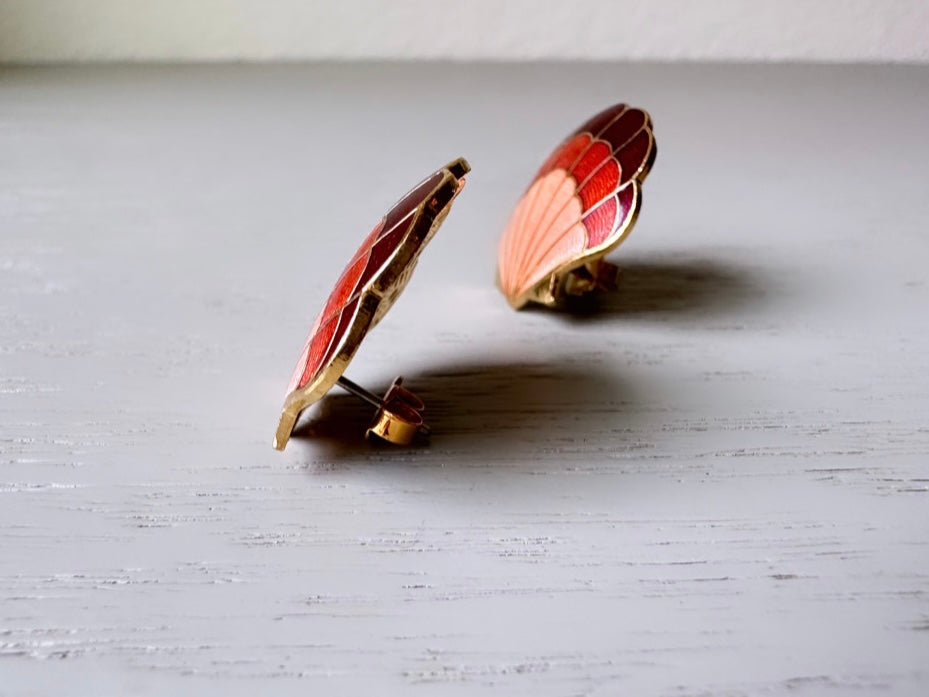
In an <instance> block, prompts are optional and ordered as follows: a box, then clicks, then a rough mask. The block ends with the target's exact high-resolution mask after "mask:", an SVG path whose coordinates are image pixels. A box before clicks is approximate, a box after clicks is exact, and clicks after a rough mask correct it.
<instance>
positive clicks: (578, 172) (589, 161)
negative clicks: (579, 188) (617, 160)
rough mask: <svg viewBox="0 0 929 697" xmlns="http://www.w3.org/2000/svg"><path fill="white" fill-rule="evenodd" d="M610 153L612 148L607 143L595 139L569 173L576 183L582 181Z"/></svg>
mask: <svg viewBox="0 0 929 697" xmlns="http://www.w3.org/2000/svg"><path fill="white" fill-rule="evenodd" d="M612 154H613V150H612V148H610V146H609V145H607V144H606V143H605V142H603V141H602V140H598V141H595V142H594V143H593V145H591V146H590V149H589V150H588V151H587V152H585V153H584V156H583V157H581V159H580V161H578V163H577V164H576V165H575V166H574V168H573V169H572V170H571V174H572V175H573V176H574V179H575V180H576V181H577V182H578V183H582V182H583V181H584V180H585V179H587V177H589V176H590V175H591V173H593V171H594V170H596V169H597V167H599V166H600V165H602V164H603V163H604V162H605V161H606V159H607V158H608V157H610V155H612Z"/></svg>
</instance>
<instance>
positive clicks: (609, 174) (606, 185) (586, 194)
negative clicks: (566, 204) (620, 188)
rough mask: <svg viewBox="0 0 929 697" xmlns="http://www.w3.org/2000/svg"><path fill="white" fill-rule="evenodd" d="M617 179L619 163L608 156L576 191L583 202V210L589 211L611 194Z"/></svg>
mask: <svg viewBox="0 0 929 697" xmlns="http://www.w3.org/2000/svg"><path fill="white" fill-rule="evenodd" d="M618 181H619V165H617V164H616V160H614V159H613V158H610V159H609V160H607V161H606V163H604V165H603V166H602V167H601V168H600V169H598V170H597V173H596V174H594V176H593V177H591V178H590V180H589V181H588V182H587V183H586V184H584V186H582V187H581V188H580V190H579V191H578V192H577V193H578V196H580V197H581V201H582V202H583V204H584V210H585V211H589V210H590V209H591V208H593V207H594V206H595V205H597V204H598V203H600V201H602V200H603V199H605V198H606V197H607V196H609V195H610V194H612V193H613V192H614V191H615V190H616V184H617V182H618Z"/></svg>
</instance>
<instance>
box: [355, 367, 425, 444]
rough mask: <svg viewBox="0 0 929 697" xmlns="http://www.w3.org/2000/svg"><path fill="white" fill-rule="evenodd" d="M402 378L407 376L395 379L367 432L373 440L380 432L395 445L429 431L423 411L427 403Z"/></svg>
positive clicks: (380, 434) (380, 435)
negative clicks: (424, 421) (408, 387)
mask: <svg viewBox="0 0 929 697" xmlns="http://www.w3.org/2000/svg"><path fill="white" fill-rule="evenodd" d="M402 382H403V378H397V379H396V380H394V382H393V385H391V386H390V389H389V390H388V391H387V394H385V395H384V400H383V402H382V403H381V406H380V408H379V409H378V410H377V413H376V414H375V415H374V421H373V423H372V424H371V427H370V428H369V429H368V430H367V431H366V432H365V437H366V438H368V439H369V440H370V439H371V438H372V436H376V437H378V438H381V439H382V440H386V441H387V442H388V443H393V444H394V445H409V444H410V443H412V442H413V440H414V439H415V438H416V436H417V435H423V436H428V435H429V427H428V426H427V425H426V424H425V423H423V415H422V411H423V409H425V408H426V405H425V404H423V401H422V400H421V399H420V398H419V397H417V396H416V395H415V394H413V393H412V392H410V391H409V390H408V389H406V388H405V387H402V385H401V383H402Z"/></svg>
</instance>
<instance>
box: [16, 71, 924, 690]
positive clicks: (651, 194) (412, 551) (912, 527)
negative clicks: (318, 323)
mask: <svg viewBox="0 0 929 697" xmlns="http://www.w3.org/2000/svg"><path fill="white" fill-rule="evenodd" d="M927 84H929V72H927V71H926V70H925V69H860V68H859V69H840V68H810V67H803V66H797V67H792V68H777V69H774V68H772V69H762V68H750V67H745V68H728V69H723V68H718V67H717V68H684V67H676V68H672V67H666V68H654V67H652V68H630V67H624V66H606V65H604V66H597V67H594V68H591V67H589V66H588V67H581V66H576V67H572V66H563V67H558V68H550V67H522V68H516V67H498V66H496V67H495V66H487V67H481V68H473V67H472V68H468V67H463V66H461V67H449V66H443V67H439V68H436V67H419V68H413V67H406V68H404V67H392V68H389V67H372V66H359V67H354V68H333V67H326V68H299V67H289V68H263V69H258V68H241V67H240V68H226V69H201V68H197V69H193V68H188V69H182V70H169V69H136V70H130V69H107V70H101V69H93V70H90V69H86V70H80V69H57V70H23V71H20V70H16V71H6V72H4V73H2V74H0V152H2V153H3V155H2V161H0V549H2V554H0V693H2V694H4V695H8V694H9V695H30V694H36V695H39V694H94V695H97V694H152V695H155V694H158V695H161V694H172V695H178V694H197V695H199V694H204V693H215V692H222V693H224V694H230V695H236V694H255V693H256V691H257V692H261V693H267V694H379V695H383V694H398V695H399V694H403V695H408V694H420V693H421V694H429V695H433V694H461V695H465V694H467V695H473V694H484V693H489V692H491V691H494V692H495V693H500V694H507V695H534V696H535V695H565V694H572V695H573V694H585V695H614V694H639V695H641V694H660V695H670V694H674V695H703V694H732V695H741V694H748V695H754V694H782V693H783V694H787V693H789V694H800V695H823V694H876V693H880V694H884V693H887V694H894V695H914V696H915V695H922V694H924V693H925V686H926V684H927V680H929V670H927V668H926V665H927V663H926V657H927V656H929V631H927V630H929V547H927V533H929V472H927V455H929V427H927V418H926V417H927V412H929V397H927V395H929V359H927V357H929V332H927V329H929V327H927V324H926V319H925V317H926V313H925V309H926V306H927V301H929V284H927V271H926V268H927V260H929V237H927V235H926V220H927V219H929V203H927V199H926V197H925V193H926V182H927V181H929V165H927V163H929V131H927V130H926V128H925V124H926V123H927V122H929V90H927V89H926V86H927ZM622 97H625V98H628V99H630V100H632V101H634V102H636V103H639V104H642V105H643V106H646V107H648V108H649V109H650V110H651V111H652V113H653V115H654V119H655V123H656V132H657V135H658V140H659V143H660V151H659V156H658V161H657V164H656V167H655V170H654V172H653V174H652V175H651V176H650V177H649V181H648V182H647V186H646V190H645V197H646V200H645V206H644V210H643V215H642V218H641V220H640V221H639V225H638V227H637V229H636V230H635V231H634V232H633V234H632V236H631V237H630V239H629V241H628V242H627V243H626V244H625V245H623V247H622V252H621V253H618V254H616V255H615V258H616V259H617V260H618V261H620V262H621V263H622V264H623V265H624V266H625V268H626V280H625V286H624V289H623V292H622V293H621V294H619V295H616V296H613V297H609V298H605V299H604V300H603V302H602V306H601V307H600V308H599V310H598V311H595V312H587V313H586V314H580V315H577V316H568V315H563V314H562V315H557V314H551V313H546V312H525V313H520V314H514V313H512V312H511V311H510V310H509V309H508V307H507V305H506V303H505V302H504V300H503V298H502V297H501V296H500V295H499V294H498V293H497V292H496V290H495V289H494V288H493V285H492V280H493V269H494V258H493V255H494V249H495V244H496V238H497V235H498V234H499V231H500V229H501V228H502V225H503V223H504V221H505V219H506V216H507V214H508V212H509V208H510V206H512V204H513V203H514V201H515V200H516V198H517V197H518V195H519V193H520V191H521V190H522V189H523V187H524V186H525V184H526V182H527V181H528V179H529V177H530V176H531V173H532V172H533V170H534V168H535V167H536V166H537V164H538V162H539V161H540V160H541V159H542V158H543V157H544V155H545V153H546V150H547V149H548V148H549V147H550V146H551V145H553V143H554V141H555V140H557V138H558V137H559V136H560V135H561V134H562V133H563V132H565V131H567V130H568V129H570V128H572V127H573V126H574V125H576V122H578V121H579V120H580V119H581V118H583V117H584V116H585V115H586V114H587V113H588V112H589V111H592V110H593V109H595V108H597V107H599V106H602V105H603V104H605V103H608V102H609V101H611V100H612V99H615V98H622ZM459 154H463V155H466V156H467V157H468V158H469V159H470V161H471V163H472V165H473V167H474V171H473V174H472V175H471V177H470V181H469V186H468V188H467V189H466V191H465V192H464V193H463V194H462V196H461V198H460V199H459V201H458V203H457V204H456V207H455V210H454V211H453V213H452V215H451V216H450V217H449V219H448V220H447V222H446V225H445V227H444V228H443V230H442V232H441V234H440V235H439V236H437V238H436V239H435V241H434V242H433V244H432V245H431V247H430V249H428V250H427V251H426V253H425V255H424V257H423V260H422V263H421V265H420V269H419V271H418V273H417V275H416V277H415V278H414V280H413V283H412V284H411V286H410V288H409V289H408V290H407V293H406V295H405V296H404V298H403V299H402V300H401V301H400V302H399V303H398V305H397V306H396V307H395V308H394V310H393V312H392V313H391V315H390V316H389V317H387V318H386V319H385V321H384V322H383V323H382V324H381V325H380V326H379V327H378V328H377V330H376V331H375V332H374V333H373V334H372V335H371V336H370V337H369V341H368V342H367V343H366V345H365V346H364V347H363V349H362V351H361V352H360V353H359V355H358V356H357V358H356V361H355V362H354V363H353V365H352V366H351V370H350V373H351V375H352V377H354V378H355V379H356V380H358V381H360V382H363V383H367V384H372V385H374V386H377V385H384V384H386V383H387V382H388V381H389V380H390V379H391V378H392V377H393V376H394V375H395V374H396V373H397V372H402V373H403V374H404V375H405V376H406V378H407V382H408V384H409V386H410V387H411V388H414V389H417V390H418V391H419V392H420V393H421V394H422V396H423V397H424V398H425V400H426V402H427V404H428V405H429V416H430V421H431V423H432V425H433V428H434V432H435V436H434V439H433V442H432V444H431V446H429V447H427V448H422V449H414V450H386V449H385V450H378V449H371V448H370V447H368V446H367V445H366V444H364V443H363V442H362V441H360V439H359V436H360V431H361V429H362V427H363V425H364V420H365V418H366V417H367V411H366V409H365V408H364V406H363V405H356V404H354V403H353V402H351V400H350V399H349V398H346V397H342V396H333V398H331V399H330V400H328V402H327V403H326V405H325V409H324V412H323V413H322V414H318V415H317V416H318V419H317V421H316V423H315V424H311V425H310V426H308V427H307V428H308V429H309V430H311V431H312V432H313V433H314V434H315V437H314V438H312V439H308V438H304V439H298V440H295V441H293V442H292V443H291V444H290V446H288V449H287V451H286V452H285V453H284V454H283V455H282V454H279V453H276V452H275V451H273V450H272V449H271V446H270V442H271V436H272V433H273V430H274V426H275V423H276V419H277V412H278V409H279V407H280V400H281V396H282V395H281V393H282V391H283V389H284V387H285V384H286V382H287V378H288V376H289V374H290V368H291V364H292V361H293V360H294V359H295V358H296V355H297V353H298V352H299V348H300V345H301V342H302V341H303V338H304V332H305V331H306V330H307V328H308V323H309V321H310V320H311V318H312V316H313V315H314V314H315V311H316V310H317V307H318V305H319V304H320V302H321V301H322V298H323V296H324V293H325V291H326V288H327V286H328V285H329V284H330V283H331V282H332V281H333V279H334V277H335V275H336V273H337V271H338V267H339V265H340V262H341V261H342V260H344V259H345V258H347V256H348V254H349V253H350V251H351V250H352V249H353V247H354V246H355V244H356V243H357V241H358V240H359V239H360V238H361V237H362V236H363V234H364V233H365V232H366V231H367V230H369V229H370V227H371V225H372V224H373V222H374V221H375V220H376V218H377V216H378V215H380V213H381V212H382V210H383V208H384V207H386V206H387V205H388V204H389V203H390V202H391V201H392V200H393V199H394V198H395V197H396V196H397V195H398V194H399V193H400V192H401V191H402V190H403V189H405V188H406V187H408V186H409V185H411V184H412V183H413V182H414V181H415V180H416V179H418V178H419V177H420V176H421V175H423V174H425V173H426V172H427V171H428V170H430V169H431V168H432V167H434V166H435V165H436V164H438V163H441V162H444V161H446V160H448V159H449V158H450V157H453V156H456V155H459ZM359 176H360V177H361V178H360V179H359Z"/></svg>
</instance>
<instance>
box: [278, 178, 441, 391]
mask: <svg viewBox="0 0 929 697" xmlns="http://www.w3.org/2000/svg"><path fill="white" fill-rule="evenodd" d="M442 177H443V173H442V171H441V170H440V171H438V172H436V173H434V174H433V175H431V176H429V177H427V178H426V179H424V180H423V181H422V182H420V183H419V184H418V185H417V186H416V187H414V188H413V189H412V190H411V191H410V192H409V193H408V194H406V195H405V196H404V197H403V198H402V199H400V201H399V202H398V203H397V204H396V205H395V206H393V208H391V209H390V210H389V211H388V212H387V214H386V215H385V216H384V218H383V219H382V220H381V221H380V222H379V223H378V224H377V225H375V226H374V229H373V230H371V232H370V233H369V234H368V235H367V237H365V239H364V242H362V243H361V246H360V247H359V248H358V251H356V252H355V254H354V256H352V258H351V260H350V261H349V263H348V266H346V267H345V270H344V271H343V272H342V275H341V276H340V277H339V280H338V281H336V284H335V287H334V288H333V290H332V293H330V295H329V298H328V299H327V300H326V305H325V306H324V307H323V310H322V312H320V313H319V316H318V317H317V318H316V322H315V323H314V324H313V328H312V329H311V330H310V336H309V338H307V341H306V344H305V345H304V347H303V353H302V354H301V356H300V360H299V361H297V365H296V367H295V368H294V373H293V376H292V377H291V381H290V386H289V387H288V390H287V391H288V392H292V391H293V390H295V389H300V388H303V387H306V386H307V385H308V384H310V383H311V382H312V381H313V380H314V379H315V378H316V377H317V375H319V373H320V371H321V370H322V369H323V368H324V367H325V366H326V365H328V364H329V362H331V361H332V359H333V357H334V356H335V354H336V351H337V350H338V348H339V346H340V345H341V344H342V341H343V339H344V337H345V334H346V333H347V332H348V331H349V329H350V328H351V326H352V322H353V320H354V317H355V314H356V312H357V310H358V298H359V295H360V293H361V290H362V288H364V287H365V286H366V285H367V283H368V282H369V281H371V279H372V278H374V277H375V276H376V275H377V274H378V273H379V272H381V271H382V270H383V267H384V265H385V263H386V262H387V261H388V260H389V259H390V257H391V255H392V254H393V252H394V251H396V249H397V246H398V245H399V244H400V243H401V242H402V241H403V239H404V237H405V235H406V233H407V231H408V230H409V227H410V224H411V223H412V221H413V217H414V216H413V213H414V212H415V211H416V209H417V208H418V207H419V206H420V205H421V204H422V203H423V201H424V200H425V198H426V196H428V195H429V194H430V193H431V192H432V191H433V190H434V189H435V188H436V186H438V184H439V182H440V181H441V180H442Z"/></svg>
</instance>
